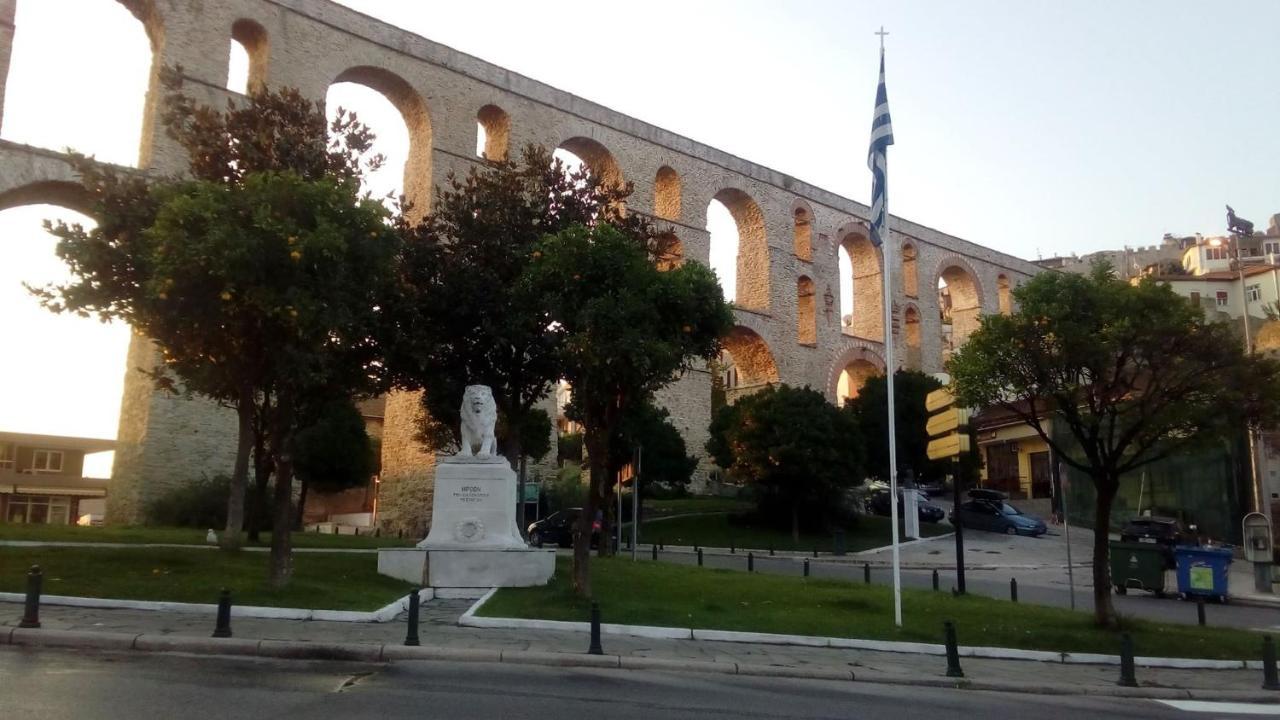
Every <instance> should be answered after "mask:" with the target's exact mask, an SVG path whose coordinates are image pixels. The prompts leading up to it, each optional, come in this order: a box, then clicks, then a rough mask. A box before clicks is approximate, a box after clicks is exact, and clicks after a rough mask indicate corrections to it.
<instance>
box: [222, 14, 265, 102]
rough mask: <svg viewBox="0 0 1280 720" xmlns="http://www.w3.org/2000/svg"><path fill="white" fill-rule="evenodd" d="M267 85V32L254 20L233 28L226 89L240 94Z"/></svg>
mask: <svg viewBox="0 0 1280 720" xmlns="http://www.w3.org/2000/svg"><path fill="white" fill-rule="evenodd" d="M266 84H267V31H266V30H265V29H263V27H262V26H261V25H259V24H258V23H256V22H254V21H252V20H237V21H235V23H233V24H232V25H231V56H230V57H229V58H228V60H227V89H228V90H230V91H231V92H237V93H240V94H241V95H247V94H249V93H250V92H256V91H258V90H261V89H262V88H264V87H266Z"/></svg>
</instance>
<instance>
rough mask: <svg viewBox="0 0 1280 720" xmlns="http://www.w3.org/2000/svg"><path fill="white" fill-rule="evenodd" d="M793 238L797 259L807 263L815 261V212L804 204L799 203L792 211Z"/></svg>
mask: <svg viewBox="0 0 1280 720" xmlns="http://www.w3.org/2000/svg"><path fill="white" fill-rule="evenodd" d="M792 220H793V237H792V243H793V246H794V248H795V254H796V257H797V258H799V259H801V260H804V261H806V262H812V261H813V211H812V210H810V209H809V207H808V206H807V205H805V204H804V203H797V204H796V207H795V209H794V210H793V211H792Z"/></svg>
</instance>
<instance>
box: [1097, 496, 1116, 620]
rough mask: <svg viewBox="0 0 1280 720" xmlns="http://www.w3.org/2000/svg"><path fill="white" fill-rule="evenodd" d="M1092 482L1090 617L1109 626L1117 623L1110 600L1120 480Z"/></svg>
mask: <svg viewBox="0 0 1280 720" xmlns="http://www.w3.org/2000/svg"><path fill="white" fill-rule="evenodd" d="M1093 485H1094V488H1095V489H1096V490H1097V491H1098V504H1097V506H1096V507H1095V508H1094V516H1093V619H1094V622H1095V623H1096V624H1097V625H1098V626H1099V627H1112V626H1114V625H1115V623H1116V611H1115V607H1114V606H1113V605H1112V603H1111V563H1110V542H1111V504H1112V502H1113V501H1114V500H1115V497H1116V491H1117V490H1118V489H1119V486H1120V481H1119V478H1112V477H1108V476H1094V478H1093Z"/></svg>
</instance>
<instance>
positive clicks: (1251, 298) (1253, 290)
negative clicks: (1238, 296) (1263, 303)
mask: <svg viewBox="0 0 1280 720" xmlns="http://www.w3.org/2000/svg"><path fill="white" fill-rule="evenodd" d="M1244 296H1245V301H1246V302H1251V303H1253V302H1258V301H1259V300H1261V299H1262V286H1261V285H1250V286H1248V287H1246V288H1245V289H1244Z"/></svg>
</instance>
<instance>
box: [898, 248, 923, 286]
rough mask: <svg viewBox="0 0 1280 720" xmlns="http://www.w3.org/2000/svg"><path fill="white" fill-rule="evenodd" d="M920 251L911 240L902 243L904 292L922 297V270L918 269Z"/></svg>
mask: <svg viewBox="0 0 1280 720" xmlns="http://www.w3.org/2000/svg"><path fill="white" fill-rule="evenodd" d="M918 255H919V252H918V251H917V250H916V246H915V245H914V244H913V243H911V242H910V241H907V242H904V243H902V294H904V295H906V296H907V297H913V298H914V297H920V272H919V270H918V269H917V264H918V262H917V261H918Z"/></svg>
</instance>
